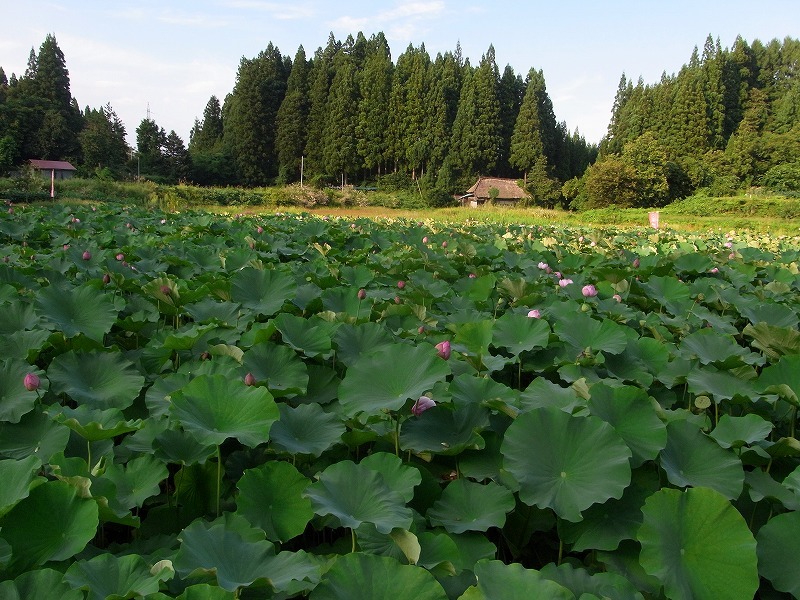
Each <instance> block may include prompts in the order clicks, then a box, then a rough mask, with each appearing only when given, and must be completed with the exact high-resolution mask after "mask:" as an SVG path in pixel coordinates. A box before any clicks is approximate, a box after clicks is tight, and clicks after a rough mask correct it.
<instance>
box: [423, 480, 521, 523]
mask: <svg viewBox="0 0 800 600" xmlns="http://www.w3.org/2000/svg"><path fill="white" fill-rule="evenodd" d="M513 509H514V494H512V493H511V491H509V490H508V489H507V488H504V487H503V486H501V485H498V484H496V483H493V482H489V483H487V484H485V485H484V484H480V483H475V482H474V481H468V480H466V479H456V480H454V481H451V482H450V483H449V484H448V486H447V487H446V488H445V489H444V492H443V493H442V496H441V498H439V500H437V501H436V502H434V503H433V506H432V507H431V508H430V509H428V513H427V517H428V520H429V521H430V523H431V525H433V526H434V527H435V526H442V527H444V528H445V529H446V530H447V531H448V532H450V533H464V532H465V531H487V530H488V529H489V528H490V527H502V526H503V525H504V524H505V522H506V515H507V514H508V513H509V512H511V511H512V510H513Z"/></svg>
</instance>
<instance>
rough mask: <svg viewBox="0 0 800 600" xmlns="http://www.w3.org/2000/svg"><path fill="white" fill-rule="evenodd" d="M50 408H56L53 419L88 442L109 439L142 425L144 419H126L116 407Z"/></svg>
mask: <svg viewBox="0 0 800 600" xmlns="http://www.w3.org/2000/svg"><path fill="white" fill-rule="evenodd" d="M51 410H54V411H55V410H58V412H56V413H55V414H54V416H53V419H54V420H55V421H57V422H58V423H61V424H63V425H66V426H67V427H69V428H70V429H72V431H74V432H75V433H77V434H78V435H80V436H81V437H82V438H83V439H85V440H88V441H90V442H98V441H100V440H109V439H111V438H114V437H117V436H118V435H122V434H123V433H129V432H131V431H136V430H137V429H141V428H142V427H144V421H142V420H141V419H136V420H133V421H126V420H125V415H123V414H122V411H121V410H119V409H118V408H109V409H106V410H100V409H98V408H91V407H89V406H86V405H84V406H79V407H78V408H70V407H68V406H64V407H58V408H57V409H54V408H53V409H51Z"/></svg>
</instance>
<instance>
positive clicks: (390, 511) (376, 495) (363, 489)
mask: <svg viewBox="0 0 800 600" xmlns="http://www.w3.org/2000/svg"><path fill="white" fill-rule="evenodd" d="M305 495H306V496H308V497H309V498H311V502H312V504H313V506H314V512H316V514H318V515H320V516H324V515H332V516H334V517H336V518H337V519H338V521H339V523H341V525H342V527H349V528H351V529H356V528H358V527H359V525H361V524H362V523H372V524H373V525H375V527H376V528H377V529H378V531H380V532H381V533H389V532H390V531H391V530H392V529H395V528H400V529H408V528H409V527H410V526H411V521H412V514H411V509H410V508H408V507H407V506H406V503H405V500H404V499H403V496H401V495H400V494H399V493H397V492H395V491H393V490H392V489H391V488H390V487H389V486H388V485H387V484H386V482H385V481H384V479H383V476H382V475H381V474H380V473H378V472H377V471H373V470H372V469H370V468H368V467H364V466H361V465H356V464H355V463H353V462H351V461H341V462H338V463H335V464H333V465H331V466H329V467H328V468H326V469H325V470H324V471H323V472H322V473H321V474H320V476H319V481H316V482H314V483H312V484H311V485H310V486H308V488H306V491H305Z"/></svg>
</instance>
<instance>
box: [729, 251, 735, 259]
mask: <svg viewBox="0 0 800 600" xmlns="http://www.w3.org/2000/svg"><path fill="white" fill-rule="evenodd" d="M734 258H736V253H735V252H731V253H730V254H728V259H729V260H733V259H734Z"/></svg>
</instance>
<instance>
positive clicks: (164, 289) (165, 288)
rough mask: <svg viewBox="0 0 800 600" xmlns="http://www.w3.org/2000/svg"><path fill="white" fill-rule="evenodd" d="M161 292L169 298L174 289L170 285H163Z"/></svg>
mask: <svg viewBox="0 0 800 600" xmlns="http://www.w3.org/2000/svg"><path fill="white" fill-rule="evenodd" d="M160 291H161V293H162V294H164V295H165V296H169V295H170V294H171V293H172V289H171V288H170V287H169V286H168V285H162V286H161V290H160Z"/></svg>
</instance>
